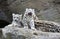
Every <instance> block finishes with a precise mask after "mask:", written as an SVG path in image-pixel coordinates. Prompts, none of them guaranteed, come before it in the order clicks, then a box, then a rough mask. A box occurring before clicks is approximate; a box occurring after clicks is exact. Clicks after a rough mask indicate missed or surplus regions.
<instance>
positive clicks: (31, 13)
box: [25, 8, 35, 16]
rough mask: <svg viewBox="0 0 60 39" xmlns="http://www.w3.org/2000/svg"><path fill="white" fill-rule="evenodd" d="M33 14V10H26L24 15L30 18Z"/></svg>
mask: <svg viewBox="0 0 60 39" xmlns="http://www.w3.org/2000/svg"><path fill="white" fill-rule="evenodd" d="M34 13H35V11H34V9H31V8H30V9H28V8H26V11H25V14H26V15H27V16H32V15H34Z"/></svg>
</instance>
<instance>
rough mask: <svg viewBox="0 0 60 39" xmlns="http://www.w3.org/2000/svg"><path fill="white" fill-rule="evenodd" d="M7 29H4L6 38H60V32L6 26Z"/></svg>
mask: <svg viewBox="0 0 60 39" xmlns="http://www.w3.org/2000/svg"><path fill="white" fill-rule="evenodd" d="M6 29H8V30H6ZM6 29H4V31H3V32H4V33H5V34H6V39H60V33H50V32H41V31H37V30H31V29H24V28H13V27H9V28H7V27H6ZM10 30H11V31H10Z"/></svg>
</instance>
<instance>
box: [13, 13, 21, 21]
mask: <svg viewBox="0 0 60 39" xmlns="http://www.w3.org/2000/svg"><path fill="white" fill-rule="evenodd" d="M12 16H13V21H16V22H19V21H21V20H22V14H21V15H19V14H14V13H13V14H12Z"/></svg>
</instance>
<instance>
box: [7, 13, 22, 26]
mask: <svg viewBox="0 0 60 39" xmlns="http://www.w3.org/2000/svg"><path fill="white" fill-rule="evenodd" d="M12 16H13V17H12V18H13V20H12V23H11V24H9V25H7V26H12V27H21V22H22V14H21V15H19V14H14V13H13V14H12Z"/></svg>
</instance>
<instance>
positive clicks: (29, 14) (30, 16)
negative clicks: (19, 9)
mask: <svg viewBox="0 0 60 39" xmlns="http://www.w3.org/2000/svg"><path fill="white" fill-rule="evenodd" d="M36 19H38V17H37V16H36V14H35V10H34V9H31V8H26V11H25V13H24V16H23V25H24V28H30V29H35V24H34V20H36Z"/></svg>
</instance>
